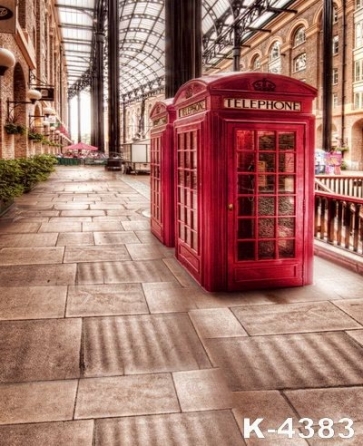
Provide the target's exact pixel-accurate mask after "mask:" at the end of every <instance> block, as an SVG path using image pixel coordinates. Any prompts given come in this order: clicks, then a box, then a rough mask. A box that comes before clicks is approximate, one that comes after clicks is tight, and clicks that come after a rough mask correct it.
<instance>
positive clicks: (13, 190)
mask: <svg viewBox="0 0 363 446" xmlns="http://www.w3.org/2000/svg"><path fill="white" fill-rule="evenodd" d="M56 164H57V158H56V157H55V156H53V155H47V154H43V155H35V156H33V157H31V158H19V159H15V160H4V159H0V200H3V201H9V200H11V199H12V198H14V197H18V196H19V195H21V194H22V193H24V192H29V191H30V190H31V189H32V188H33V187H34V186H35V185H36V184H37V183H39V182H40V181H45V180H46V179H47V178H48V177H49V175H50V174H51V173H52V172H53V171H54V170H55V165H56Z"/></svg>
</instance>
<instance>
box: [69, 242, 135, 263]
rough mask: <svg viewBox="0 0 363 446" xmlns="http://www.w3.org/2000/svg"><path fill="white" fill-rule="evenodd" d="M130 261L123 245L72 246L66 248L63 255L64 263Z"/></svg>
mask: <svg viewBox="0 0 363 446" xmlns="http://www.w3.org/2000/svg"><path fill="white" fill-rule="evenodd" d="M130 259H131V257H130V254H129V252H128V250H127V249H126V246H124V245H119V246H109V245H106V246H91V245H73V246H69V247H68V246H67V247H66V250H65V254H64V263H82V262H118V261H122V260H130Z"/></svg>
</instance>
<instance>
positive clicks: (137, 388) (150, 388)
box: [75, 373, 180, 419]
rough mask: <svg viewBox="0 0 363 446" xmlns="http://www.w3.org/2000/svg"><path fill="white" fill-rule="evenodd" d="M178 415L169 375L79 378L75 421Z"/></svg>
mask: <svg viewBox="0 0 363 446" xmlns="http://www.w3.org/2000/svg"><path fill="white" fill-rule="evenodd" d="M173 412H180V407H179V403H178V399H177V396H176V394H175V389H174V385H173V380H172V377H171V375H170V374H166V373H160V374H145V375H133V376H120V377H110V378H90V379H82V380H81V381H80V383H79V389H78V394H77V402H76V410H75V419H82V418H83V419H92V418H108V417H120V416H134V415H148V414H150V415H151V414H158V413H173Z"/></svg>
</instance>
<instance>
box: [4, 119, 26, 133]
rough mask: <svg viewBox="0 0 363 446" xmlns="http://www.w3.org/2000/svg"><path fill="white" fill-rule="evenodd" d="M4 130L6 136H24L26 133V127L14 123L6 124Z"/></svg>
mask: <svg viewBox="0 0 363 446" xmlns="http://www.w3.org/2000/svg"><path fill="white" fill-rule="evenodd" d="M4 128H5V131H6V133H7V134H8V135H25V133H26V127H25V126H24V125H22V124H16V123H15V122H7V123H6V124H5V125H4Z"/></svg>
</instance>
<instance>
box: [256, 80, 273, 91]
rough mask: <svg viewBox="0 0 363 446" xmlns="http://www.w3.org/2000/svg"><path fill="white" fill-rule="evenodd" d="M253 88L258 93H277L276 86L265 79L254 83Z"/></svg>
mask: <svg viewBox="0 0 363 446" xmlns="http://www.w3.org/2000/svg"><path fill="white" fill-rule="evenodd" d="M253 87H254V89H255V90H257V91H275V88H276V85H275V84H274V83H273V82H271V81H269V80H268V79H266V78H265V77H264V78H263V79H262V80H260V81H256V82H254V83H253Z"/></svg>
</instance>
